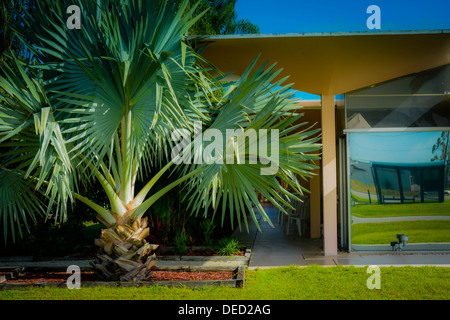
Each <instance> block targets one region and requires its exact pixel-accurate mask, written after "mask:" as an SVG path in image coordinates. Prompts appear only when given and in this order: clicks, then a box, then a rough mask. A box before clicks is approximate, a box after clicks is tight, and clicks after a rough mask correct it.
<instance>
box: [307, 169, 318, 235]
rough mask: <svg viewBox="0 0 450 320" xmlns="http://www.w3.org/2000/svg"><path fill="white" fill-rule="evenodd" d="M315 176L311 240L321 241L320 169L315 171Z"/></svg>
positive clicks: (311, 210)
mask: <svg viewBox="0 0 450 320" xmlns="http://www.w3.org/2000/svg"><path fill="white" fill-rule="evenodd" d="M314 171H315V172H314V173H315V174H316V175H315V176H313V177H312V178H311V179H310V182H309V183H310V184H309V189H310V192H311V194H310V200H309V203H310V219H311V239H319V238H320V237H321V233H320V211H321V208H320V180H321V177H320V169H318V170H314Z"/></svg>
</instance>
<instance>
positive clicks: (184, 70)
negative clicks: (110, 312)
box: [0, 0, 320, 281]
mask: <svg viewBox="0 0 450 320" xmlns="http://www.w3.org/2000/svg"><path fill="white" fill-rule="evenodd" d="M73 4H75V5H78V6H79V7H80V9H81V11H80V12H81V29H79V30H78V29H73V30H71V29H68V28H67V27H66V19H67V17H68V14H67V13H66V10H67V7H68V6H70V5H73ZM187 8H188V1H187V0H186V1H182V2H181V3H179V4H178V3H175V2H174V1H148V0H146V1H139V0H130V1H126V2H125V1H118V0H117V1H115V0H103V1H100V2H98V1H88V0H77V1H74V0H70V1H69V0H67V1H58V2H53V1H48V2H47V1H45V2H44V1H39V2H38V3H37V8H36V11H35V12H33V14H32V15H30V14H28V15H27V16H26V17H24V19H23V20H22V21H21V23H20V24H18V25H17V26H15V30H16V31H17V32H18V34H19V35H20V36H21V37H22V38H23V39H24V41H25V43H32V44H33V45H32V46H30V47H29V50H32V51H33V54H34V55H35V57H36V62H35V63H34V64H25V63H23V62H22V61H19V60H17V59H12V60H8V61H7V62H6V63H4V64H3V65H2V70H3V72H4V74H5V76H4V77H1V78H0V85H1V87H2V88H3V89H4V90H5V92H6V93H5V94H2V95H1V96H0V146H1V147H2V149H3V150H6V152H2V153H1V156H0V180H1V183H0V221H1V224H2V225H3V230H4V234H5V241H6V240H7V239H8V238H9V235H12V237H13V239H14V238H15V237H16V234H17V232H18V233H19V234H20V235H21V234H22V232H23V231H22V229H23V228H28V224H29V223H30V222H33V221H36V217H37V216H38V215H43V216H46V217H47V218H51V219H55V221H61V222H63V221H65V220H66V219H67V210H68V207H69V206H71V205H73V204H74V203H76V202H77V201H81V202H83V203H84V204H86V205H88V206H89V207H90V208H92V209H93V210H95V212H96V213H97V218H98V220H99V221H100V222H101V223H103V225H104V227H105V228H104V230H103V231H102V233H101V238H100V239H97V240H96V244H97V245H98V246H99V247H100V251H99V254H98V257H97V260H96V262H95V263H94V268H95V270H96V271H97V272H98V273H99V274H100V275H101V276H102V277H104V278H105V279H107V280H126V281H139V280H142V279H145V278H147V277H148V276H149V275H150V272H151V268H152V266H153V265H154V264H155V255H154V253H153V251H154V250H155V248H156V246H155V245H152V244H150V243H148V242H147V241H146V237H147V236H148V234H149V228H148V222H147V219H148V217H147V216H146V212H147V210H148V209H149V208H150V207H151V206H152V205H153V204H154V203H155V202H156V201H157V200H158V199H159V198H160V197H161V196H163V195H164V194H165V193H167V192H168V191H169V190H171V189H172V188H174V187H176V186H179V185H183V187H184V188H185V190H186V194H187V198H186V199H187V200H188V203H189V205H188V208H187V209H188V210H192V211H193V212H195V213H196V214H202V215H204V216H205V218H207V217H208V215H209V214H210V213H211V211H212V210H208V208H213V209H214V210H213V212H214V214H215V213H216V212H221V214H222V219H224V218H225V217H227V216H229V218H230V219H231V221H234V222H237V223H238V224H239V226H240V227H241V226H242V225H247V213H249V214H250V217H251V219H253V220H254V221H255V223H257V220H256V217H255V213H254V211H253V210H252V203H254V204H256V206H257V207H258V209H259V211H260V212H261V214H262V216H263V217H264V219H265V220H267V221H269V223H271V222H270V220H269V219H268V217H267V215H266V214H265V212H264V209H263V207H262V206H261V205H260V204H259V202H258V200H257V196H256V193H255V190H256V191H258V192H260V193H261V194H263V195H264V196H265V197H266V198H267V199H269V201H271V202H272V203H273V204H275V205H276V206H277V207H279V208H280V209H281V210H284V209H283V208H282V207H281V206H280V205H279V204H278V203H279V202H281V203H285V204H287V205H289V203H288V202H287V201H286V198H296V196H295V195H294V194H293V192H297V193H302V192H303V191H304V189H303V188H302V187H301V186H300V184H299V182H298V180H297V177H296V176H298V177H300V178H307V177H309V176H310V175H311V170H312V169H315V168H316V167H315V166H314V165H313V163H312V160H314V159H317V158H318V156H317V154H311V152H314V151H316V150H318V149H319V147H320V146H319V145H318V144H317V143H316V141H317V139H318V137H317V134H316V133H317V131H315V130H309V129H308V128H304V124H296V123H298V120H299V119H300V117H301V113H299V112H298V107H297V106H296V103H295V101H294V100H293V99H292V93H291V91H289V89H290V86H282V83H283V82H284V79H282V80H279V81H275V79H276V78H277V76H278V74H279V72H280V71H279V70H278V71H275V65H271V66H267V65H263V67H261V68H259V69H257V70H254V69H255V68H254V66H255V63H256V60H255V62H254V63H253V64H252V65H250V66H249V68H248V70H247V72H245V73H244V74H243V75H242V77H241V78H240V80H239V81H237V82H236V83H233V84H231V85H228V86H226V87H224V86H222V85H221V83H220V82H219V81H218V79H215V78H212V77H211V76H210V75H209V74H208V73H207V72H206V71H205V70H204V69H203V68H202V67H201V66H202V65H203V64H204V63H205V61H204V60H202V58H201V57H199V56H198V55H197V54H196V53H195V51H194V50H193V49H192V48H190V47H189V46H188V45H187V44H186V42H185V38H184V37H185V36H184V35H185V34H186V33H187V31H188V29H189V28H190V27H191V26H192V25H193V24H194V23H195V22H196V21H197V19H199V16H196V17H193V12H194V10H195V9H196V8H195V6H194V7H191V8H190V9H187ZM199 61H201V62H202V63H199ZM30 71H33V72H30ZM36 74H37V75H38V76H36ZM199 124H200V125H201V127H202V130H204V132H205V136H208V135H207V134H206V133H207V131H208V130H209V132H213V133H214V135H215V137H216V138H215V139H216V140H217V141H216V142H218V141H219V140H220V139H223V140H222V145H223V146H224V148H223V150H222V151H221V150H219V149H217V148H216V152H215V153H214V157H213V159H206V161H196V159H197V160H198V155H199V152H201V151H202V150H207V149H208V147H210V146H211V143H212V141H211V140H212V139H209V140H208V139H202V140H201V141H200V143H198V141H197V140H196V139H195V138H194V139H193V140H192V142H190V143H184V145H183V147H184V148H183V149H182V150H181V152H180V153H179V154H177V153H175V152H173V150H179V149H177V148H174V147H175V146H180V144H179V140H178V141H177V140H174V139H173V135H174V134H173V133H174V132H184V133H185V134H186V133H187V135H189V134H190V135H192V137H194V136H195V135H196V134H198V127H199ZM213 129H214V130H213ZM238 129H241V130H240V131H239V130H238ZM227 130H236V131H235V132H237V134H236V135H231V136H227V134H226V133H227ZM252 130H254V132H264V133H265V132H269V134H268V137H271V136H272V134H271V132H276V133H277V135H278V139H277V141H276V142H277V143H276V147H275V144H273V145H270V144H269V146H268V147H265V146H263V145H259V144H258V148H259V149H260V150H257V151H255V150H254V149H252V148H251V147H253V146H255V144H254V143H253V142H251V141H249V139H243V140H239V138H240V137H243V136H244V137H245V135H247V134H249V133H251V132H253V131H252ZM220 134H222V135H220ZM273 136H276V135H275V133H274V134H273ZM186 141H187V140H186ZM236 141H240V142H236ZM215 145H217V143H216V144H215ZM187 146H192V147H193V150H194V152H192V153H189V152H188V151H187V150H188V148H186V147H187ZM263 149H264V150H263ZM230 150H231V153H230V152H229V151H230ZM260 151H264V152H260ZM256 153H258V155H259V157H255V154H256ZM275 153H276V154H275ZM211 154H212V153H211ZM261 154H262V155H263V156H262V157H261V156H260V155H261ZM274 155H276V156H274ZM226 157H227V160H230V158H231V159H232V160H235V161H233V162H234V163H230V161H223V160H224V159H225V158H226ZM190 159H191V160H192V161H188V160H190ZM181 160H182V161H181ZM269 160H270V161H269ZM156 164H158V165H156ZM274 164H275V165H276V168H277V169H278V171H276V172H270V169H271V168H273V167H274ZM157 167H160V168H162V169H161V170H159V171H156V172H152V178H151V179H150V180H149V181H145V180H143V179H144V178H145V176H146V175H145V174H143V172H144V171H146V170H150V171H152V168H157ZM264 170H269V174H268V173H267V172H266V173H264V174H262V172H263V171H264ZM153 171H154V170H153ZM167 174H173V175H176V177H177V179H175V180H174V182H171V183H169V184H167V185H166V186H165V187H163V188H162V189H160V190H158V191H154V189H153V187H154V186H155V183H156V182H157V181H158V180H161V179H164V177H166V176H167ZM275 175H276V176H278V177H279V178H281V179H282V180H283V181H285V182H286V183H287V185H289V187H290V188H289V190H291V191H288V190H286V189H284V188H282V187H281V185H280V184H279V182H278V181H277V179H276V176H275ZM93 179H96V180H97V181H98V182H99V183H100V185H101V187H102V188H103V190H104V192H105V194H106V196H107V198H108V200H109V205H108V206H106V207H104V206H101V205H100V204H98V203H95V202H94V201H92V199H88V198H86V197H85V196H82V195H81V194H80V192H79V190H80V188H82V187H83V186H89V183H90V182H91V181H92V180H93ZM138 181H140V182H141V184H142V186H143V187H142V188H141V189H140V190H135V187H136V183H137V182H138ZM172 181H173V179H172Z"/></svg>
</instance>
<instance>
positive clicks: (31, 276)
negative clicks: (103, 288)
mask: <svg viewBox="0 0 450 320" xmlns="http://www.w3.org/2000/svg"><path fill="white" fill-rule="evenodd" d="M234 276H235V273H234V272H233V271H152V276H151V277H150V278H149V279H147V280H146V281H204V280H231V279H234ZM69 277H70V274H68V273H66V272H27V273H25V274H24V275H19V276H18V277H17V278H15V279H10V280H7V281H6V282H5V283H55V282H65V281H67V279H68V278H69ZM81 281H101V280H99V279H98V278H96V277H95V275H94V273H93V272H92V271H82V272H81Z"/></svg>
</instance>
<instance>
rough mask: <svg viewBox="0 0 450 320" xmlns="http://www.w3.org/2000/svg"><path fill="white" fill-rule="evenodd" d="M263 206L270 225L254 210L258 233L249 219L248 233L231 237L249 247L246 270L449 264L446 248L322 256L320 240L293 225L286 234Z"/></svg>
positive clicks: (273, 211) (270, 209)
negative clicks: (236, 238) (309, 266)
mask: <svg viewBox="0 0 450 320" xmlns="http://www.w3.org/2000/svg"><path fill="white" fill-rule="evenodd" d="M264 208H265V210H266V212H267V214H268V216H269V217H270V220H271V221H272V223H273V228H272V227H271V226H270V225H269V223H267V222H264V221H263V220H262V217H261V215H260V214H259V212H257V217H258V221H259V224H260V227H261V231H262V232H259V231H258V230H257V228H256V226H255V224H254V223H253V222H252V221H250V222H249V232H247V230H243V231H240V232H239V231H236V232H235V236H237V237H238V238H239V239H240V241H241V242H242V243H244V244H245V245H246V246H247V247H249V248H251V249H252V254H251V257H250V263H249V268H250V269H252V268H256V267H259V268H270V267H278V266H288V265H301V266H307V265H310V264H317V265H323V266H336V265H344V266H349V265H353V266H368V265H377V266H391V265H396V266H405V265H412V266H424V265H434V266H445V267H450V251H441V252H403V253H401V254H398V253H393V252H350V253H348V252H342V253H338V255H337V256H324V255H323V251H322V240H320V239H318V240H312V239H309V238H307V237H299V236H298V233H297V229H296V226H295V225H291V226H290V228H291V229H290V234H289V235H286V233H285V232H283V230H282V228H281V225H280V224H278V223H277V209H276V208H275V207H274V206H272V205H270V204H264ZM255 210H256V209H255ZM256 211H257V210H256Z"/></svg>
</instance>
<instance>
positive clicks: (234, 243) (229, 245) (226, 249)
mask: <svg viewBox="0 0 450 320" xmlns="http://www.w3.org/2000/svg"><path fill="white" fill-rule="evenodd" d="M240 247H241V245H240V243H239V240H238V239H237V238H234V237H225V238H222V239H220V240H219V248H218V251H217V252H218V254H220V255H221V256H232V255H234V254H237V253H239V251H240Z"/></svg>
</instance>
